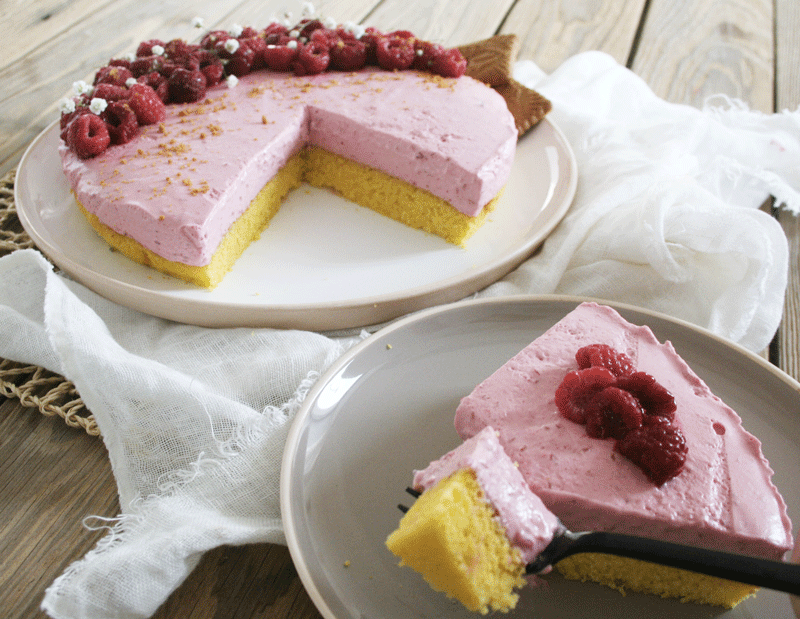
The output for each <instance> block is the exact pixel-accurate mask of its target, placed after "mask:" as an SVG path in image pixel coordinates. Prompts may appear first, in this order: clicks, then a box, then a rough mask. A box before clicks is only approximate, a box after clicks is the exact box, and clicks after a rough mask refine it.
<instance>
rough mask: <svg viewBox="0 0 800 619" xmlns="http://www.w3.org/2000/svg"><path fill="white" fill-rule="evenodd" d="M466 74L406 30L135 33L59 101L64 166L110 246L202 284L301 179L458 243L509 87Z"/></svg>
mask: <svg viewBox="0 0 800 619" xmlns="http://www.w3.org/2000/svg"><path fill="white" fill-rule="evenodd" d="M340 50H350V51H348V53H349V54H351V55H352V54H354V53H356V52H358V51H360V52H361V53H362V56H363V57H361V58H360V59H357V60H356V61H353V60H352V58H350V57H348V58H346V59H345V60H341V58H340V56H341V55H342V53H343V52H342V51H340ZM353 50H356V51H355V52H354V51H353ZM387 50H388V51H387ZM409 50H410V52H411V57H410V58H409V57H408V56H407V55H406V56H403V54H406V52H408V51H409ZM468 51H469V52H470V53H475V51H474V50H473V49H472V48H470V50H468ZM381 54H383V55H381ZM387 54H388V56H387ZM387 58H388V59H387ZM337 59H338V60H337ZM406 60H409V62H410V64H409V63H407V62H406ZM315 63H316V64H315ZM320 63H322V64H320ZM392 63H394V64H392ZM323 64H324V66H323ZM465 72H466V58H464V56H463V55H461V54H460V52H458V50H456V49H450V50H445V49H443V48H441V47H440V46H436V45H434V44H431V43H428V42H425V41H420V40H418V39H416V38H415V37H414V36H413V35H412V34H411V33H408V32H405V31H402V32H394V33H386V34H384V33H380V32H378V31H377V30H374V29H359V28H358V27H354V26H349V27H343V26H335V25H333V24H327V25H326V24H323V23H322V22H321V21H319V20H311V19H308V20H303V21H301V22H300V23H298V24H297V25H296V26H295V27H294V28H290V27H286V26H285V25H281V24H278V23H273V24H271V25H270V26H268V27H267V28H266V29H264V30H261V31H256V30H253V29H250V28H246V29H237V31H236V32H233V33H226V32H221V31H214V32H212V33H209V34H208V35H206V36H205V37H204V38H203V40H202V41H201V43H200V44H197V45H189V44H187V43H185V42H183V41H180V40H175V41H170V42H166V43H165V42H161V41H146V42H143V43H142V44H141V45H140V46H139V49H138V51H137V55H136V57H135V58H132V59H117V60H114V61H112V62H111V63H109V65H108V66H106V67H104V68H103V69H101V70H100V71H98V73H97V76H96V77H95V83H94V84H93V85H92V86H86V85H80V84H79V87H78V94H77V95H76V97H75V98H73V99H71V100H68V101H67V102H66V104H65V106H64V108H63V114H62V138H63V140H62V144H61V145H60V155H61V159H62V165H63V170H64V173H65V175H66V177H67V179H68V181H69V185H70V187H71V189H72V192H73V193H74V195H75V198H76V200H77V202H78V206H79V208H80V209H81V211H82V212H83V214H84V215H85V216H86V218H87V219H88V221H89V223H90V224H91V225H92V226H93V227H94V228H95V230H96V231H97V232H98V233H99V234H100V235H101V236H102V237H103V238H104V239H105V240H106V241H107V242H108V243H109V244H110V245H111V246H112V247H114V248H116V249H118V250H119V251H121V252H122V253H124V254H125V255H126V256H128V257H129V258H131V259H133V260H134V261H136V262H139V263H142V264H145V265H149V266H153V267H155V268H156V269H158V270H160V271H162V272H164V273H167V274H170V275H173V276H175V277H179V278H181V279H185V280H187V281H190V282H193V283H195V284H197V285H199V286H204V287H208V288H213V287H214V286H216V285H217V284H218V283H219V282H220V281H221V280H222V278H223V277H224V276H225V274H226V273H227V272H228V270H230V268H231V267H232V265H233V263H234V262H235V261H236V259H237V258H238V256H239V255H240V254H241V253H242V252H243V251H244V250H245V249H246V248H247V247H248V246H249V244H250V243H251V242H252V241H253V240H255V239H256V238H258V237H259V235H260V233H261V232H262V231H263V229H264V228H265V227H266V226H267V225H268V223H269V221H270V220H271V219H272V217H273V216H274V215H275V213H276V212H277V211H278V209H279V207H280V205H281V203H282V202H283V199H284V198H285V196H286V195H287V194H288V193H290V192H291V191H292V190H294V189H296V188H297V187H298V186H299V185H300V184H301V183H302V182H307V183H310V184H312V185H315V186H320V187H326V188H330V189H332V190H333V191H335V192H337V193H339V194H341V195H342V196H344V197H345V198H347V199H349V200H351V201H353V202H355V203H357V204H360V205H361V206H365V207H368V208H371V209H374V210H376V211H377V212H379V213H381V214H383V215H386V216H388V217H391V218H393V219H396V220H398V221H400V222H402V223H404V224H406V225H409V226H411V227H413V228H418V229H420V230H424V231H427V232H429V233H432V234H435V235H437V236H440V237H442V238H443V239H445V240H446V241H448V242H450V243H453V244H456V245H460V246H463V245H464V243H465V241H466V240H467V239H468V238H469V237H470V235H472V234H473V233H474V232H475V231H476V230H477V229H478V228H479V227H480V226H481V225H482V223H483V222H484V221H485V218H486V215H487V213H489V212H490V211H491V210H492V209H493V208H494V205H495V203H496V200H497V198H498V196H499V195H500V193H501V191H502V189H503V187H504V186H505V184H506V181H507V180H508V177H509V174H510V169H511V165H512V162H513V160H514V153H515V148H516V141H517V137H518V130H517V126H518V123H517V121H516V120H515V117H514V116H513V115H512V113H511V112H510V111H509V109H508V106H507V105H506V100H505V99H504V98H503V96H501V94H498V91H499V90H498V89H506V90H508V89H509V88H511V86H512V85H513V84H511V85H510V84H505V85H503V84H494V85H489V84H486V83H483V82H481V81H479V80H476V79H473V78H471V77H470V76H469V75H468V74H465ZM134 90H135V91H136V93H135V94H131V93H132V92H133V91H134ZM517 98H518V97H517ZM142 101H143V102H144V103H142ZM536 101H539V102H541V101H542V99H541V98H538V99H536ZM165 102H166V103H165ZM160 103H161V104H164V105H161V108H159V104H160ZM529 107H530V106H529ZM547 110H549V107H544V108H542V107H541V105H540V106H539V107H538V108H536V109H535V110H533V112H531V110H530V109H528V110H526V113H527V114H528V115H530V114H531V113H534V114H536V115H537V117H541V116H542V115H544V114H546V113H547ZM91 111H93V112H95V113H94V114H91V113H87V112H91ZM101 121H102V122H101ZM528 124H530V120H529V122H528ZM522 126H525V127H527V125H522ZM313 225H314V222H312V221H310V222H309V226H313Z"/></svg>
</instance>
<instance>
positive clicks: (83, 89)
mask: <svg viewBox="0 0 800 619" xmlns="http://www.w3.org/2000/svg"><path fill="white" fill-rule="evenodd" d="M72 92H74V93H75V94H76V95H78V96H80V95H85V94H89V93H90V92H92V87H91V86H90V85H89V84H87V83H86V82H84V81H83V80H78V81H77V82H72Z"/></svg>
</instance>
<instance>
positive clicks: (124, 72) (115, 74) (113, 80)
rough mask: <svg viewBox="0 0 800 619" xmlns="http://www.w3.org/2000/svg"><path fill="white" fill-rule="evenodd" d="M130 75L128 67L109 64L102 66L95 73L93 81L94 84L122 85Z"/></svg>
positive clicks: (131, 75)
mask: <svg viewBox="0 0 800 619" xmlns="http://www.w3.org/2000/svg"><path fill="white" fill-rule="evenodd" d="M131 77H133V73H132V72H131V70H130V69H126V68H125V67H118V66H116V65H111V66H105V67H102V68H100V70H98V71H97V73H95V75H94V83H95V85H97V84H114V85H115V86H124V85H125V82H127V81H128V79H129V78H131Z"/></svg>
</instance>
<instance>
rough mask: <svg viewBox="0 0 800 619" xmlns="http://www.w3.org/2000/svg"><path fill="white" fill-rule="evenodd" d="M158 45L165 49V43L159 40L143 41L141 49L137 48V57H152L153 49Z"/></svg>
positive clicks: (140, 44) (140, 45)
mask: <svg viewBox="0 0 800 619" xmlns="http://www.w3.org/2000/svg"><path fill="white" fill-rule="evenodd" d="M156 45H160V46H161V47H164V45H165V43H164V41H161V40H159V39H150V40H149V41H142V42H141V43H139V47H138V48H136V57H137V58H140V57H142V56H152V55H153V47H155V46H156Z"/></svg>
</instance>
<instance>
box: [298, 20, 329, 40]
mask: <svg viewBox="0 0 800 619" xmlns="http://www.w3.org/2000/svg"><path fill="white" fill-rule="evenodd" d="M298 25H299V26H302V28H300V36H301V37H305V38H306V39H310V38H311V35H312V34H313V33H314V32H316V31H317V30H324V29H325V26H324V25H323V23H322V22H321V21H320V20H318V19H304V20H302V21H301V22H300V23H299V24H298Z"/></svg>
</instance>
